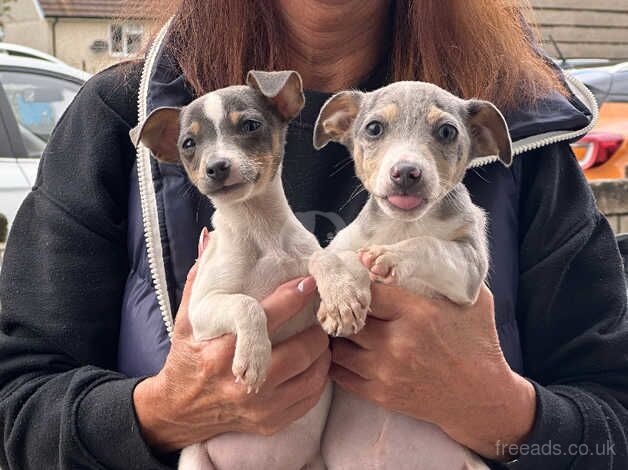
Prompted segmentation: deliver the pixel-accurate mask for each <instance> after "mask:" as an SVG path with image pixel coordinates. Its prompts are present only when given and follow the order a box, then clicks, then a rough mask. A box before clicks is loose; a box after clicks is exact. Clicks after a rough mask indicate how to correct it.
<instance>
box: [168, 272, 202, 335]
mask: <svg viewBox="0 0 628 470" xmlns="http://www.w3.org/2000/svg"><path fill="white" fill-rule="evenodd" d="M197 272H198V261H196V262H195V263H194V265H193V266H192V267H191V268H190V271H189V272H188V277H187V279H186V281H185V286H184V287H183V294H182V296H181V303H180V304H179V310H177V315H176V317H175V322H174V333H173V335H174V336H179V337H187V336H191V335H192V325H191V323H190V318H189V316H188V307H189V304H190V296H191V294H192V285H193V284H194V280H195V279H196V274H197Z"/></svg>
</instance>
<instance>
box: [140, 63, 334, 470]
mask: <svg viewBox="0 0 628 470" xmlns="http://www.w3.org/2000/svg"><path fill="white" fill-rule="evenodd" d="M303 105H304V96H303V90H302V84H301V77H300V76H299V75H298V74H297V73H296V72H290V71H283V72H259V71H251V72H249V74H248V76H247V85H246V86H232V87H228V88H224V89H221V90H217V91H214V92H211V93H209V94H207V95H205V96H202V97H200V98H198V99H196V100H195V101H193V102H192V103H190V104H189V105H188V106H185V107H184V108H181V109H179V108H162V109H158V110H156V111H154V112H153V113H152V114H151V115H150V116H149V117H148V118H147V120H146V122H145V123H144V124H143V125H142V126H141V127H139V128H137V129H136V130H134V131H132V133H131V135H132V138H133V140H134V141H135V142H136V143H137V142H138V141H139V140H141V142H142V143H143V144H144V145H146V146H147V147H149V148H150V149H151V151H152V153H153V155H154V156H155V157H156V158H158V159H159V160H161V161H164V162H169V163H178V164H182V165H183V167H184V168H185V170H186V172H187V174H188V176H189V178H190V181H191V182H192V183H193V184H194V185H195V186H196V187H197V188H198V190H199V191H200V192H201V193H202V194H204V195H206V196H207V197H209V198H210V199H211V201H212V203H213V204H214V206H215V209H216V211H215V213H214V216H213V218H212V224H213V227H214V232H213V233H212V236H211V239H210V242H209V245H208V247H207V248H206V249H205V251H204V252H203V255H202V256H201V259H200V260H199V268H198V274H197V276H196V280H195V282H194V285H193V288H192V293H191V298H190V310H189V315H190V322H191V324H192V328H193V332H194V337H195V338H196V339H197V340H199V341H202V340H209V339H212V338H216V337H219V336H222V335H224V334H228V333H232V334H235V335H236V348H235V356H234V359H233V364H232V370H233V374H234V375H235V377H236V382H242V384H243V385H242V387H246V388H247V389H248V391H249V392H251V391H257V390H258V389H259V388H260V387H261V386H262V384H263V383H264V380H265V378H266V372H267V370H268V367H269V365H270V359H271V344H272V343H275V342H280V341H282V340H284V339H286V338H288V337H290V336H292V335H294V334H296V333H298V332H300V331H303V330H305V329H306V328H308V327H309V326H311V325H312V324H313V323H315V322H316V316H315V309H316V307H317V305H318V300H317V299H316V300H314V301H312V302H311V303H310V304H309V305H308V306H307V307H306V308H305V309H304V310H303V311H302V312H300V313H299V314H297V315H296V316H295V317H294V318H293V319H291V320H290V321H289V322H288V323H286V324H285V325H284V326H282V328H281V329H280V330H279V331H278V332H277V333H276V334H274V335H273V337H272V338H269V337H268V331H267V327H266V314H265V313H264V310H263V309H262V307H261V305H260V300H261V299H262V298H264V297H266V296H267V295H268V294H270V293H271V292H272V291H273V290H274V289H275V288H276V287H277V286H279V285H280V284H282V283H284V282H286V281H288V280H290V279H294V278H297V277H300V276H306V275H307V274H308V267H307V264H308V258H309V257H310V256H311V255H312V254H313V253H314V252H315V251H318V250H320V247H319V245H318V241H317V240H316V238H315V237H314V235H312V234H311V233H310V232H308V231H307V230H306V229H305V228H304V227H303V226H302V225H301V223H300V222H299V221H298V220H297V218H296V217H295V216H294V214H293V213H292V211H291V210H290V207H289V206H288V202H287V200H286V197H285V194H284V191H283V187H282V183H281V163H282V158H283V153H284V145H285V139H286V131H287V128H288V122H289V121H290V120H292V119H293V118H295V117H296V116H297V115H298V114H299V112H300V111H301V109H302V107H303ZM330 400H331V386H330V385H328V386H327V389H326V391H325V393H324V394H323V396H322V398H321V399H320V401H319V403H318V404H317V405H316V406H315V407H314V408H313V409H312V410H310V412H309V413H308V414H307V415H305V416H304V417H303V418H301V419H299V420H298V421H296V422H294V423H293V424H292V425H290V426H289V427H288V428H287V429H285V430H284V431H282V432H280V433H278V434H277V435H275V436H272V437H261V436H256V435H252V434H244V433H228V434H224V435H221V436H218V437H216V438H214V439H211V440H210V441H207V442H205V443H202V444H197V445H194V446H190V447H188V448H186V449H184V450H183V452H182V454H181V459H180V461H179V468H180V469H186V470H187V469H195V470H197V469H203V470H205V469H225V470H231V469H240V470H245V469H260V468H269V469H270V468H272V469H286V470H295V469H300V468H304V467H306V466H307V467H308V468H317V467H319V466H321V465H322V463H321V461H320V440H321V436H322V432H323V428H324V425H325V420H326V418H327V412H328V410H329V404H330ZM323 468H324V467H323Z"/></svg>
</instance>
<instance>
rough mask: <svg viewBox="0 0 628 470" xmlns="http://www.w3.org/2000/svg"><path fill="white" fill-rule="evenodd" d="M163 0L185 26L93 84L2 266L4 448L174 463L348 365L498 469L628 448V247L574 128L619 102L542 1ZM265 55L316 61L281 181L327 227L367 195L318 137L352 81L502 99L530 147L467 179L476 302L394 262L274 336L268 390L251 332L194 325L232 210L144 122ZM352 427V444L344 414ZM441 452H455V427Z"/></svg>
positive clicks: (300, 211) (24, 464)
mask: <svg viewBox="0 0 628 470" xmlns="http://www.w3.org/2000/svg"><path fill="white" fill-rule="evenodd" d="M155 3H156V4H157V5H156V11H157V12H158V14H160V15H161V14H163V15H164V21H163V23H164V27H163V28H162V29H161V31H160V33H159V34H157V35H156V36H155V37H154V38H153V40H152V42H151V45H150V47H149V49H148V51H147V53H146V57H145V59H143V60H139V61H131V62H128V63H124V64H121V65H117V66H114V67H112V68H110V69H107V70H105V71H103V72H101V73H100V74H98V75H96V76H95V77H94V78H92V79H91V80H90V81H89V82H88V83H87V84H86V85H85V87H83V89H82V90H81V92H80V93H79V95H78V96H77V98H76V100H75V101H74V103H73V104H72V105H71V107H70V108H69V110H68V112H67V113H66V114H65V115H64V117H63V118H62V119H61V121H60V123H59V124H58V126H57V128H56V130H55V132H54V133H53V135H52V138H51V140H50V142H49V144H48V147H47V149H46V151H45V153H44V156H43V159H42V163H41V168H40V172H39V177H38V180H37V182H36V185H35V188H34V189H33V191H32V193H31V194H30V195H29V196H28V198H27V199H26V200H25V202H24V204H23V206H22V208H21V210H20V212H19V214H18V216H17V218H16V220H15V223H14V225H13V228H12V231H11V234H10V237H9V241H8V244H7V251H6V254H5V260H4V264H3V267H2V272H1V275H0V276H1V277H0V303H1V308H2V311H1V315H0V424H1V425H2V429H3V439H4V442H3V444H4V445H3V447H2V450H0V467H2V468H4V469H14V468H20V469H41V468H113V469H116V468H120V469H128V468H138V469H144V468H146V469H154V468H171V467H172V466H173V465H176V462H177V459H178V452H179V451H180V450H181V449H183V448H184V447H187V446H189V445H191V444H194V443H198V442H202V441H206V440H209V439H211V438H213V437H216V436H221V435H223V434H225V433H230V432H237V433H243V432H246V433H255V434H258V435H275V434H277V433H278V432H280V431H281V430H283V429H286V428H287V427H288V426H289V425H290V424H291V423H293V422H295V421H296V420H298V419H299V418H300V417H301V416H304V415H305V414H307V413H308V411H309V410H310V409H311V408H312V407H314V406H315V405H316V403H318V401H319V398H320V395H321V394H322V392H323V390H324V389H325V388H326V387H325V384H326V382H327V381H328V380H329V379H330V378H331V380H333V382H334V383H335V386H336V387H337V388H340V389H342V390H343V391H344V392H345V393H349V394H352V395H354V396H356V397H359V398H360V399H362V400H365V401H368V402H371V403H374V404H376V405H377V406H378V407H380V408H382V409H385V410H390V411H394V412H396V413H399V414H400V415H402V416H404V417H406V418H407V419H410V420H417V421H425V422H428V423H431V424H433V425H435V426H438V427H439V428H440V429H441V430H442V431H443V432H444V433H446V434H447V436H449V438H451V439H452V440H453V441H455V442H457V443H459V444H461V445H462V446H464V447H466V448H468V449H469V450H471V451H472V452H474V453H475V454H477V455H479V456H481V457H482V458H483V460H484V461H485V462H486V465H488V466H489V467H491V468H502V467H503V466H506V468H515V469H518V468H522V469H536V468H543V469H567V468H574V469H578V470H580V469H582V470H584V469H586V470H588V469H596V468H612V469H624V468H627V467H628V438H627V430H628V408H627V407H628V359H626V358H627V357H628V326H627V325H626V322H625V313H626V290H625V289H626V286H625V281H624V278H623V272H622V264H621V260H620V256H619V252H618V250H617V245H616V242H615V240H614V236H613V234H612V231H611V229H610V227H609V225H608V223H607V222H606V220H605V219H604V218H603V217H602V216H601V215H600V214H599V212H598V211H597V208H596V206H595V202H594V200H593V196H592V194H591V192H590V190H589V188H588V186H587V184H586V181H585V179H584V178H583V176H582V174H581V171H580V169H579V166H578V163H577V161H576V160H575V158H574V157H573V155H572V154H571V151H570V148H569V142H571V141H572V140H574V139H577V138H578V137H579V136H581V135H584V134H585V133H586V132H588V130H589V129H590V128H591V125H592V122H594V120H595V118H596V111H597V110H596V106H595V103H594V101H593V100H592V97H591V95H590V94H589V93H588V92H587V91H586V89H584V88H583V87H582V85H581V84H579V83H578V82H575V81H573V80H572V79H570V78H569V77H568V76H565V75H563V74H562V72H560V71H559V70H558V69H556V68H555V67H554V66H553V65H552V64H550V63H549V62H548V61H547V60H546V58H545V57H543V56H542V54H541V53H540V49H539V46H538V44H539V43H538V40H537V39H536V37H535V35H534V33H533V31H532V30H531V28H529V27H528V25H527V24H526V23H525V21H524V19H523V18H524V16H525V15H524V13H525V3H526V2H514V3H513V2H512V1H505V0H477V1H476V0H474V1H469V2H458V1H454V0H447V1H442V0H438V1H437V0H417V1H414V2H410V1H406V0H362V1H356V0H344V1H341V2H324V1H322V0H306V1H295V0H276V1H274V2H269V3H263V4H262V3H260V2H256V1H253V0H242V1H239V2H230V1H227V0H216V1H211V2H208V1H205V0H181V1H179V2H163V4H161V2H155ZM170 17H172V18H171V19H168V18H170ZM252 69H256V70H296V71H297V72H298V73H299V74H300V76H301V77H302V79H303V85H304V88H305V90H306V91H305V107H304V109H303V110H302V111H301V113H300V115H299V116H298V117H297V118H296V119H295V120H294V121H293V122H292V123H291V124H290V125H289V127H288V131H287V144H286V149H285V158H284V163H283V172H282V174H283V183H284V184H283V186H284V189H285V192H286V196H287V199H288V201H289V202H290V206H291V208H292V210H293V211H294V212H295V214H296V215H297V216H298V217H299V219H300V220H301V222H302V223H303V224H304V225H305V226H306V227H307V228H309V229H310V231H312V232H314V234H315V235H316V236H317V238H318V241H319V242H320V243H321V245H323V246H325V245H327V244H328V243H329V242H330V240H331V239H333V237H334V235H335V234H336V233H338V232H340V230H341V229H342V228H344V227H345V226H347V225H349V224H350V223H351V222H352V221H353V220H354V219H355V218H356V217H357V215H358V214H359V213H360V211H361V210H362V208H363V207H364V204H365V203H366V200H367V195H366V194H364V192H360V188H359V187H357V188H356V183H357V181H356V179H355V169H354V168H353V167H352V165H351V160H350V159H349V154H348V152H347V150H346V149H345V148H344V147H342V146H340V145H337V144H331V145H328V146H327V147H325V148H324V149H321V150H320V151H316V150H314V147H313V145H312V142H313V137H314V136H313V132H314V126H315V123H316V118H317V117H318V115H319V113H320V111H321V108H322V107H323V104H324V103H325V102H326V101H327V100H328V99H329V98H331V96H332V95H334V94H335V93H337V92H340V91H342V90H349V89H357V90H360V91H362V92H370V91H373V90H376V89H379V88H381V87H383V86H385V85H388V84H390V83H393V82H399V81H424V82H431V83H434V84H435V85H438V86H440V87H442V88H444V89H446V90H448V91H450V92H451V93H453V94H455V95H457V96H459V97H460V98H463V99H465V100H467V99H481V100H488V101H491V102H493V103H494V104H495V105H496V106H497V107H498V108H499V109H500V110H501V112H502V113H503V114H504V117H505V122H506V124H507V126H508V131H509V134H510V138H511V139H512V155H513V160H512V164H511V165H510V166H509V167H508V168H506V167H505V166H503V165H501V164H500V163H499V162H496V160H491V159H483V160H481V161H478V162H476V163H473V162H472V163H470V167H471V168H470V170H469V171H467V175H466V177H465V178H464V184H465V186H466V188H467V189H468V191H469V194H470V198H471V200H472V201H473V203H474V204H475V205H477V206H479V207H481V208H482V209H483V210H484V211H485V212H486V215H487V221H488V227H487V233H488V245H489V246H488V251H489V252H490V265H489V266H488V276H487V284H486V285H485V286H483V287H482V288H481V289H480V291H479V295H478V297H477V299H474V302H472V303H469V304H467V305H459V304H458V303H454V302H451V301H450V300H447V299H444V298H443V299H441V298H438V299H436V298H433V297H430V296H422V295H417V294H415V293H412V292H409V291H407V290H404V289H402V288H399V287H397V286H389V285H386V284H384V283H381V282H374V283H372V284H371V297H372V301H371V303H370V307H371V308H370V311H369V313H368V319H367V320H366V322H365V324H364V327H363V328H362V329H361V331H359V333H358V334H357V335H348V336H347V337H342V338H332V339H331V340H330V339H329V338H328V336H327V334H326V333H325V332H324V331H323V330H322V329H321V328H320V327H319V326H317V325H314V326H313V327H311V328H307V329H305V330H304V331H302V332H300V333H298V334H296V335H295V336H292V337H291V338H290V339H287V340H286V341H284V342H281V343H279V344H275V345H273V348H272V351H271V357H270V365H269V368H268V373H267V377H266V381H265V383H264V384H263V385H262V386H261V387H260V390H259V393H257V394H254V393H252V394H247V393H246V387H245V386H243V385H242V384H235V383H234V377H233V374H232V371H231V367H232V362H233V357H234V348H235V339H234V337H233V336H231V335H225V336H222V337H220V338H215V339H211V340H209V341H204V342H197V341H195V340H194V339H193V336H192V328H191V324H190V317H189V312H188V305H189V297H190V285H191V282H192V280H193V279H194V276H195V269H196V268H195V267H194V266H195V260H196V258H197V257H198V256H199V250H198V249H197V246H198V245H199V244H198V243H197V241H198V237H199V234H201V233H202V234H203V235H202V236H201V242H200V246H201V248H203V247H205V246H206V245H207V238H206V235H205V233H206V232H205V231H204V230H203V228H204V227H205V226H206V225H208V223H209V220H210V219H211V215H212V212H213V207H212V206H211V204H210V202H209V201H208V200H207V199H206V198H204V197H202V196H201V195H200V194H199V193H198V192H197V191H196V190H195V189H193V188H191V187H190V182H189V180H188V179H187V177H186V174H185V171H184V170H183V169H182V168H181V166H180V165H177V164H171V163H167V162H157V161H153V160H151V159H150V155H148V154H147V153H146V152H137V153H136V149H135V148H134V146H133V144H132V142H131V139H129V131H130V130H131V129H132V128H134V127H135V126H137V124H138V123H139V121H140V120H141V119H142V118H145V117H146V116H147V115H149V114H150V113H151V112H152V111H154V110H155V109H158V108H162V107H181V106H185V105H187V104H189V103H190V102H192V101H193V100H194V99H195V98H197V97H199V96H202V95H204V94H206V93H208V92H210V91H212V90H216V89H219V88H224V87H227V86H231V85H238V84H242V83H244V79H245V76H246V73H247V72H248V71H249V70H252ZM138 102H139V104H140V106H139V113H138V106H137V103H138ZM203 112H204V113H206V114H207V115H210V114H212V113H214V112H216V108H215V107H214V108H212V107H210V106H207V107H206V108H205V110H204V111H203ZM388 112H389V113H394V110H393V109H392V108H391V109H389V110H388ZM226 118H227V119H230V118H231V117H230V116H226ZM388 118H389V120H391V121H392V120H393V116H392V114H391V115H390V116H388ZM233 119H234V120H235V117H233ZM339 119H340V120H342V119H343V117H342V116H339ZM395 201H396V202H398V203H399V204H400V205H402V206H403V205H405V204H406V203H407V202H408V201H406V200H401V199H395V200H393V201H392V202H393V203H394V202H395ZM209 228H210V229H211V227H209ZM209 236H211V235H209ZM367 264H368V263H367ZM190 270H191V271H190ZM316 290H317V286H316V283H315V282H314V280H313V279H312V278H311V277H299V278H297V279H294V280H292V281H289V282H288V283H285V284H282V285H281V286H278V287H277V288H276V289H275V290H274V291H273V293H271V294H270V295H268V296H267V297H266V298H265V299H264V300H263V301H261V306H262V308H263V310H264V312H265V314H266V317H267V328H268V330H269V332H270V333H273V332H276V331H278V330H279V329H280V328H281V326H282V325H283V324H284V323H285V322H286V321H288V320H289V319H290V318H292V317H293V316H294V315H296V314H297V312H299V311H301V310H302V309H303V308H304V306H305V305H307V304H308V303H309V302H311V301H312V298H313V297H314V296H315V295H316ZM358 418H359V416H355V417H352V418H351V419H355V420H358ZM361 444H363V443H361ZM419 444H421V443H419ZM336 445H337V446H338V448H340V449H342V450H343V451H346V452H347V453H349V454H350V453H351V449H352V447H351V442H348V441H346V440H343V439H342V436H339V438H338V439H337V444H336ZM423 445H426V443H423ZM548 448H549V449H550V450H549V451H545V450H543V449H548ZM542 450H543V451H542ZM234 451H239V452H248V451H249V449H234ZM420 452H423V453H424V455H425V456H426V461H428V460H429V459H430V457H434V458H432V459H431V462H430V465H437V462H436V461H435V459H437V458H438V452H439V449H435V448H429V447H427V448H425V449H423V450H420ZM432 454H433V455H432Z"/></svg>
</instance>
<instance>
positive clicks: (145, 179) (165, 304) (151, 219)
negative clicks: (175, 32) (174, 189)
mask: <svg viewBox="0 0 628 470" xmlns="http://www.w3.org/2000/svg"><path fill="white" fill-rule="evenodd" d="M171 22H172V19H170V20H168V22H167V23H166V24H165V25H164V26H163V27H162V28H161V30H160V31H159V34H158V35H157V37H156V38H155V42H154V44H153V45H152V47H151V49H150V51H149V53H148V56H147V57H146V62H145V64H144V68H143V70H142V78H141V81H140V89H139V93H138V123H142V122H144V120H145V119H146V111H147V109H146V108H147V102H148V88H149V87H148V85H149V82H150V76H151V72H152V70H153V65H154V64H155V60H156V58H157V54H158V52H159V50H160V49H161V43H162V42H163V40H164V38H165V36H166V33H167V31H168V27H169V26H170V23H171ZM151 158H152V157H151V155H150V150H149V149H148V148H147V147H145V146H144V145H142V144H141V143H139V145H138V146H137V177H138V185H139V192H140V203H141V207H142V223H143V224H144V240H145V241H146V254H147V256H148V265H149V267H150V275H151V279H152V281H153V285H154V287H155V293H156V295H157V302H158V304H159V310H160V311H161V317H162V319H163V322H164V325H165V327H166V331H167V332H168V338H170V339H172V332H173V330H174V321H173V317H172V310H171V308H170V296H169V295H168V286H167V283H166V271H165V266H164V259H163V251H162V246H161V234H160V231H159V220H158V217H159V216H158V214H157V203H156V201H155V187H154V186H153V174H152V170H151V160H150V159H151Z"/></svg>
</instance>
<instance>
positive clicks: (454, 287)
mask: <svg viewBox="0 0 628 470" xmlns="http://www.w3.org/2000/svg"><path fill="white" fill-rule="evenodd" d="M360 256H361V260H362V263H363V264H364V265H365V266H366V267H367V268H368V269H369V270H370V276H371V279H373V280H374V281H378V282H382V283H385V284H393V285H398V286H399V287H402V288H404V289H407V290H409V291H411V292H417V291H418V292H421V288H422V287H423V289H424V286H427V287H429V288H430V289H432V290H434V291H435V292H437V293H438V294H441V295H443V296H445V297H447V298H448V299H449V300H451V301H453V302H455V303H458V304H463V305H464V304H472V303H474V302H475V301H476V300H477V297H478V294H479V292H480V287H481V286H482V283H483V282H484V279H485V278H486V274H487V271H488V255H487V253H486V250H485V249H484V247H483V246H482V245H481V244H480V243H474V242H472V241H470V240H466V239H465V240H458V241H455V240H453V241H449V240H440V239H438V238H434V237H427V236H426V237H416V238H410V239H408V240H404V241H402V242H399V243H395V244H393V245H373V246H370V247H366V248H364V249H362V250H360Z"/></svg>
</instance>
